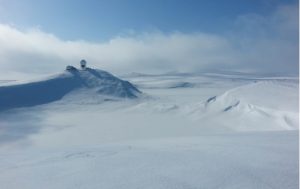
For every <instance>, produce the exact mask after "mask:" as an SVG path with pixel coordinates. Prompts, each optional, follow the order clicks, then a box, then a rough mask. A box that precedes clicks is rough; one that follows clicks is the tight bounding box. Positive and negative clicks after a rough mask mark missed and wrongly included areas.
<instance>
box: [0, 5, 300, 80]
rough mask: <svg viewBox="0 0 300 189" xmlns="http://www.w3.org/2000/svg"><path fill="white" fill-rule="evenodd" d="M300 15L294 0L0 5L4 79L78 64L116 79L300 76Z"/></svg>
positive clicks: (1, 72) (0, 64)
mask: <svg viewBox="0 0 300 189" xmlns="http://www.w3.org/2000/svg"><path fill="white" fill-rule="evenodd" d="M298 15H299V8H298V1H296V0H243V1H240V0H228V1H223V0H222V1H221V0H215V1H211V0H185V1H184V0H153V1H148V0H107V1H104V0H99V1H96V0H94V1H93V0H90V1H83V0H65V1H59V0H52V1H48V0H0V75H1V77H0V79H3V77H5V76H11V77H12V76H13V75H12V74H13V73H21V74H32V73H51V72H58V71H60V70H62V69H64V67H65V66H66V64H75V65H76V64H77V63H78V62H79V60H80V59H81V58H85V59H87V60H88V63H90V65H92V66H95V67H99V68H102V69H106V70H108V71H110V70H111V71H112V72H118V73H119V72H120V73H126V72H148V73H150V72H165V71H166V72H167V71H179V72H195V71H201V70H214V69H224V70H229V71H230V70H232V71H237V70H241V71H255V72H274V73H278V72H283V73H288V74H290V73H298V56H299V47H298V45H299V44H298V43H299V40H298V32H299V31H298V30H299V28H298V27H299V18H298ZM4 70H5V71H4ZM5 73H6V74H5ZM8 73H9V74H8Z"/></svg>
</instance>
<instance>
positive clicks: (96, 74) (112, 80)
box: [0, 68, 141, 111]
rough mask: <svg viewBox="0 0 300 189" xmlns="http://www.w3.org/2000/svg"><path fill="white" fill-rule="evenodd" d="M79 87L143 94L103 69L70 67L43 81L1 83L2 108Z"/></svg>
mask: <svg viewBox="0 0 300 189" xmlns="http://www.w3.org/2000/svg"><path fill="white" fill-rule="evenodd" d="M79 89H89V90H92V91H94V92H95V93H96V94H99V95H106V96H112V97H117V98H137V97H138V95H139V94H140V93H141V92H140V91H139V90H138V89H137V88H136V87H135V86H133V85H132V84H131V83H130V82H128V81H125V80H121V79H119V78H117V77H115V76H113V75H112V74H110V73H108V72H105V71H102V70H97V69H91V68H87V69H86V70H69V71H65V72H64V73H62V74H58V75H55V76H52V77H49V78H46V79H44V80H39V81H33V82H29V83H16V84H13V85H6V86H0V111H1V110H6V109H11V108H16V107H28V106H34V105H39V104H45V103H49V102H53V101H56V100H59V99H61V98H62V97H63V96H65V95H66V94H68V93H70V92H72V91H76V90H79Z"/></svg>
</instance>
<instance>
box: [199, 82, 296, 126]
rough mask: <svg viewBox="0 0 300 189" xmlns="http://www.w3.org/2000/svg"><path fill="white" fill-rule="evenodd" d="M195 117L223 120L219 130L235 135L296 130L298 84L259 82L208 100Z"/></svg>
mask: <svg viewBox="0 0 300 189" xmlns="http://www.w3.org/2000/svg"><path fill="white" fill-rule="evenodd" d="M195 116H200V117H201V118H205V119H206V120H207V119H209V118H213V120H214V121H216V120H217V119H219V120H223V121H220V122H222V125H223V126H225V127H227V128H231V129H233V130H238V131H247V130H255V131H257V130H294V129H298V128H299V112H298V83H293V82H284V81H262V82H255V83H252V84H248V85H243V86H240V87H237V88H233V89H231V90H228V91H226V92H225V93H223V94H222V95H219V96H212V97H210V98H208V99H207V100H206V101H205V102H204V103H203V104H201V105H200V108H198V109H197V110H196V111H195ZM224 120H226V121H224Z"/></svg>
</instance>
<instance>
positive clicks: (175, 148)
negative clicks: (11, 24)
mask: <svg viewBox="0 0 300 189" xmlns="http://www.w3.org/2000/svg"><path fill="white" fill-rule="evenodd" d="M100 73H103V72H101V71H100ZM66 74H67V76H66ZM93 75H94V76H95V74H93ZM96 75H97V74H96ZM100 75H101V74H100ZM79 76H80V77H79V78H81V79H82V80H80V81H81V82H82V81H83V83H87V84H88V85H84V86H82V85H77V84H76V85H74V86H73V85H72V86H73V87H74V88H72V89H68V91H67V92H65V93H63V95H62V98H56V99H55V100H52V99H53V98H50V97H51V94H53V93H55V90H59V91H58V92H62V91H65V88H64V87H63V86H64V85H60V84H61V78H62V77H63V78H66V77H69V76H68V73H65V74H63V75H61V74H60V75H57V76H54V78H53V77H52V78H51V79H52V83H53V80H54V81H58V83H56V85H55V86H54V88H52V90H50V91H51V92H49V93H46V94H45V93H43V92H41V94H35V95H38V96H39V95H46V97H45V96H44V97H43V99H46V101H45V102H48V103H46V104H40V105H38V103H35V104H34V105H35V106H29V105H28V103H24V102H23V104H22V103H21V104H20V103H19V104H18V103H15V104H14V106H13V107H11V106H9V104H11V103H9V102H8V101H4V100H3V96H2V102H0V104H1V105H2V107H1V108H0V109H1V110H2V111H1V112H0V188H5V189H6V188H24V189H26V188H72V189H73V188H89V189H90V188H162V189H166V188H170V189H173V188H182V189H185V188H230V189H232V188H263V189H265V188H278V189H281V188H287V189H289V188H290V189H293V188H298V187H299V184H298V181H299V170H298V167H299V163H298V157H299V156H298V152H299V151H298V147H299V146H298V130H299V110H298V103H299V102H298V99H299V93H298V90H299V87H298V84H299V80H298V78H297V77H262V76H258V75H245V74H238V73H235V74H233V73H231V74H224V73H222V74H220V73H219V74H216V73H201V74H177V73H170V74H164V75H143V74H130V75H126V76H123V77H122V79H124V80H128V81H130V83H132V84H133V85H131V84H130V83H128V82H125V81H124V82H125V83H124V85H123V84H119V81H122V82H121V83H123V80H119V79H118V78H116V79H111V78H110V77H112V76H111V75H110V74H108V75H106V76H107V77H108V78H107V77H106V79H105V82H103V80H102V79H103V77H96V78H95V77H94V76H90V75H89V74H88V73H87V72H85V71H81V72H80V73H79ZM99 78H100V79H99ZM41 81H42V84H43V85H45V83H46V86H47V82H48V83H49V79H46V80H45V79H43V80H41ZM63 81H66V80H63ZM67 81H68V82H71V83H73V80H67ZM34 83H35V84H34V85H38V86H41V82H40V81H35V82H34ZM1 85H2V87H1ZM20 85H21V86H22V87H24V82H21V83H20V82H15V81H9V82H6V81H3V82H0V100H1V91H4V93H5V94H8V96H7V97H6V98H7V99H6V100H13V96H12V95H9V94H10V93H11V91H14V90H15V89H13V90H11V89H9V87H11V86H13V88H18V86H20ZM57 85H59V86H60V87H58V88H57ZM26 86H30V87H29V88H28V87H26ZM32 86H33V85H32V84H28V83H26V82H25V87H24V88H23V90H27V91H26V92H27V93H30V92H35V91H36V89H37V88H36V87H33V88H32ZM103 86H105V87H103ZM51 87H53V86H51ZM61 87H62V88H63V90H61ZM110 87H112V88H110ZM128 87H129V88H130V90H128ZM116 88H117V89H118V90H115V89H116ZM136 88H137V89H139V90H137V89H136ZM112 89H114V90H112ZM18 90H19V88H18ZM53 90H54V91H53ZM124 91H125V93H124ZM139 91H142V93H140V92H139ZM21 92H22V91H21ZM24 92H25V91H24ZM127 92H128V93H127ZM131 93H132V94H133V95H134V97H136V98H128V97H130V95H129V96H128V95H127V94H131ZM119 94H123V95H119ZM124 94H126V95H124ZM15 95H16V94H15ZM47 95H48V96H47ZM49 95H50V97H49ZM124 97H125V98H124ZM9 98H11V99H9ZM49 99H51V100H49ZM23 106H27V107H23ZM15 107H17V108H15Z"/></svg>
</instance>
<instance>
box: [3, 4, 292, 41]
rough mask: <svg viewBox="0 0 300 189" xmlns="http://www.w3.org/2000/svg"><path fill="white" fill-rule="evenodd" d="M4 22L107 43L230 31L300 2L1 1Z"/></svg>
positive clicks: (60, 35) (61, 36) (73, 38)
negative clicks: (144, 35) (247, 17)
mask: <svg viewBox="0 0 300 189" xmlns="http://www.w3.org/2000/svg"><path fill="white" fill-rule="evenodd" d="M0 3H1V5H0V6H1V13H0V22H1V23H8V24H13V25H15V26H16V27H19V28H26V27H32V26H38V27H40V29H42V30H43V31H45V32H49V33H53V34H55V35H56V36H58V37H60V38H63V39H66V40H75V39H84V40H91V41H104V40H108V39H110V38H112V37H114V36H117V35H121V34H124V35H126V34H130V33H132V32H138V33H139V32H144V31H152V30H160V31H162V32H166V33H168V32H173V31H179V32H186V33H189V32H209V33H223V32H227V30H228V28H231V27H232V25H233V24H234V21H235V19H236V17H238V16H240V15H244V14H250V13H255V14H260V15H267V14H269V13H270V12H272V11H274V9H276V8H277V7H278V6H279V5H283V4H295V3H297V1H296V0H228V1H225V0H90V1H86V0H63V1H62V0H51V1H49V0H0Z"/></svg>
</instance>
